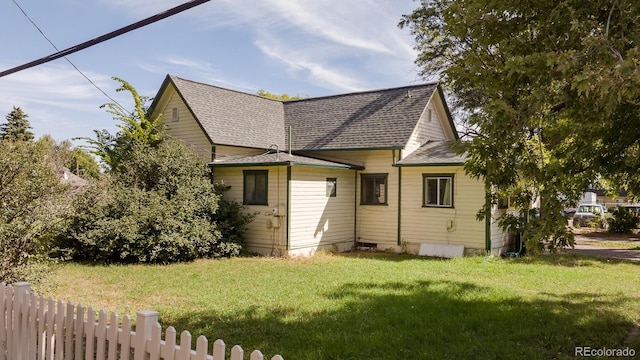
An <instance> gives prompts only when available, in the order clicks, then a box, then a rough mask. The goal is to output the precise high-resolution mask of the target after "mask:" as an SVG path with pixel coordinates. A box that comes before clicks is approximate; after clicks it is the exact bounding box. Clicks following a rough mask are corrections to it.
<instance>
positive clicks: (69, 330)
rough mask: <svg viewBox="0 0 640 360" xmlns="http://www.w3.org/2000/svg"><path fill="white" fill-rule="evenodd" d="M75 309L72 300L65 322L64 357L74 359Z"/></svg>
mask: <svg viewBox="0 0 640 360" xmlns="http://www.w3.org/2000/svg"><path fill="white" fill-rule="evenodd" d="M74 313H75V309H74V306H73V303H72V302H68V303H67V312H66V317H65V322H64V326H65V329H64V358H65V359H72V355H73V337H74V336H73V335H74V330H75V329H74V326H73V325H74V324H75V323H74V321H73V320H74V317H73V315H74Z"/></svg>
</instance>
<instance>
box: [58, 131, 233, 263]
mask: <svg viewBox="0 0 640 360" xmlns="http://www.w3.org/2000/svg"><path fill="white" fill-rule="evenodd" d="M218 201H219V195H218V194H217V192H216V189H215V187H214V185H213V184H212V183H211V181H210V176H209V171H208V168H207V166H206V164H205V163H204V162H202V161H201V160H200V159H199V158H198V155H196V154H195V153H193V152H192V151H190V150H189V149H188V148H187V147H186V146H185V145H184V144H182V143H181V142H178V141H174V140H165V141H163V142H162V143H161V144H160V145H159V146H158V147H157V148H156V147H151V146H149V145H145V144H137V145H136V146H134V148H133V152H132V153H131V156H130V157H129V158H128V159H125V160H124V161H122V163H121V164H120V167H119V168H118V170H117V171H113V172H112V173H111V174H108V175H105V176H104V178H103V179H101V180H99V181H97V182H94V183H93V184H92V186H91V187H90V188H89V189H88V190H87V192H86V193H85V194H84V195H82V196H81V197H78V198H77V199H76V200H75V201H74V214H73V215H72V216H71V217H69V219H68V223H67V226H66V227H65V229H64V231H63V232H62V233H61V234H60V235H59V236H58V237H57V241H56V244H57V246H58V250H57V253H56V254H57V255H58V256H62V257H65V258H72V259H76V260H94V261H102V262H126V263H128V262H148V263H171V262H179V261H191V260H194V259H196V258H201V257H214V258H218V257H230V256H235V255H237V254H238V253H239V251H240V249H241V242H240V240H241V236H238V235H236V236H231V237H230V238H221V234H220V230H219V229H218V227H217V225H216V222H217V221H220V222H222V221H221V220H220V219H219V216H218V215H216V211H217V210H218ZM231 213H233V212H231Z"/></svg>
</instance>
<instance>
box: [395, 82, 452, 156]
mask: <svg viewBox="0 0 640 360" xmlns="http://www.w3.org/2000/svg"><path fill="white" fill-rule="evenodd" d="M429 114H431V116H430V117H431V120H429ZM450 127H451V125H450V124H449V118H448V117H447V112H446V110H445V108H444V103H443V102H442V100H441V99H440V96H439V95H438V93H437V92H435V93H434V95H433V96H432V97H431V100H429V103H428V104H427V106H426V107H425V109H424V111H423V112H422V115H421V116H420V119H419V120H418V122H417V124H416V127H415V128H414V129H413V133H412V134H411V136H410V137H409V140H408V141H407V144H406V146H405V148H404V149H403V150H402V157H403V158H404V157H406V156H407V155H409V154H411V153H412V152H414V151H415V150H417V149H418V148H419V147H420V146H422V145H424V143H426V142H427V141H429V140H453V139H455V135H454V133H453V132H452V131H451V130H450Z"/></svg>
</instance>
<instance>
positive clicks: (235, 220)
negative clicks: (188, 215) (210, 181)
mask: <svg viewBox="0 0 640 360" xmlns="http://www.w3.org/2000/svg"><path fill="white" fill-rule="evenodd" d="M215 187H216V192H217V193H218V194H219V195H220V200H219V201H218V210H217V211H216V213H215V215H214V219H215V221H216V225H217V226H218V230H219V231H220V234H221V236H222V239H223V240H224V241H225V242H227V243H233V244H239V245H244V241H245V239H244V234H245V233H246V232H247V229H248V226H249V224H250V223H251V222H252V221H253V219H255V217H256V213H248V212H247V211H246V210H247V207H246V206H244V205H242V204H241V203H239V202H237V201H235V200H227V199H225V198H224V197H223V196H222V195H223V194H224V192H225V191H227V190H229V186H226V185H224V184H221V183H218V184H216V185H215Z"/></svg>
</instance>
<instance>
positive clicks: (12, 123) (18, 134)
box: [0, 106, 34, 141]
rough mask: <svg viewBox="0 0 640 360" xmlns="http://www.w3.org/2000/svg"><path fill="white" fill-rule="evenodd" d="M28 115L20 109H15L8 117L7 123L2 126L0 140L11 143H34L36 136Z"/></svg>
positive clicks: (0, 126) (0, 127)
mask: <svg viewBox="0 0 640 360" xmlns="http://www.w3.org/2000/svg"><path fill="white" fill-rule="evenodd" d="M28 117H29V115H27V114H26V113H25V112H24V111H22V109H20V107H16V106H14V107H13V110H12V111H11V112H10V113H9V114H8V115H7V116H6V119H7V122H6V123H4V124H1V125H0V138H2V139H3V140H10V141H32V140H33V138H34V135H33V133H32V132H31V131H29V129H32V127H31V124H29V120H28V119H27V118H28Z"/></svg>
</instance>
